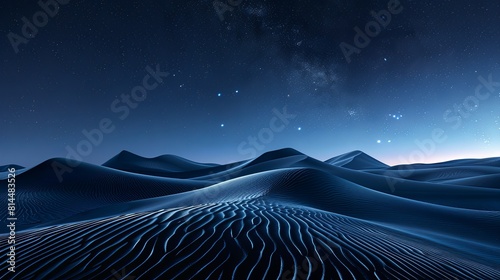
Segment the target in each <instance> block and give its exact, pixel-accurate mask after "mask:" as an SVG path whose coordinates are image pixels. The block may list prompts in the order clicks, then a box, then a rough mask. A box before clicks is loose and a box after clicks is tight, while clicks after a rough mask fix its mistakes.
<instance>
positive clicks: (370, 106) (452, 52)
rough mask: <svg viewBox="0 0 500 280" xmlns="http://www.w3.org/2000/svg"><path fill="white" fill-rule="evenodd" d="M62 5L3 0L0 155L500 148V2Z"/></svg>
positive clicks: (414, 156)
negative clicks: (283, 149)
mask: <svg viewBox="0 0 500 280" xmlns="http://www.w3.org/2000/svg"><path fill="white" fill-rule="evenodd" d="M42 1H45V0H42ZM48 3H54V2H50V1H49V2H48ZM214 3H215V6H214ZM58 5H59V7H60V8H59V10H54V5H49V6H48V8H47V10H48V12H50V13H52V16H51V15H47V12H40V11H43V9H42V7H41V6H40V5H39V4H37V1H25V0H19V1H6V2H5V1H4V2H3V3H2V4H1V8H0V13H1V14H0V23H1V24H0V33H1V34H3V37H2V38H3V39H2V40H1V43H0V63H1V66H0V94H1V100H2V101H1V102H0V114H1V116H2V118H1V120H0V131H1V132H0V133H1V134H0V135H1V140H0V165H4V164H11V163H16V164H20V165H24V166H28V167H29V166H33V165H36V164H38V163H40V162H42V161H44V160H46V159H49V158H53V157H66V156H67V155H68V151H73V152H72V154H75V153H76V154H77V156H78V157H80V158H81V160H83V161H86V162H90V163H96V164H102V163H103V162H105V161H106V160H107V159H109V158H111V157H112V156H114V155H116V154H117V153H119V152H120V151H121V150H129V151H131V152H134V153H136V154H139V155H142V156H146V157H153V156H158V155H162V154H176V155H179V156H182V157H185V158H188V159H191V160H195V161H200V162H216V163H226V162H230V161H239V160H244V159H248V158H250V157H253V156H256V155H259V154H261V153H263V152H266V151H270V150H275V149H279V148H283V147H292V148H295V149H297V150H299V151H301V152H303V153H306V154H308V155H310V156H313V157H316V158H318V159H321V160H325V159H328V158H330V157H333V156H336V155H338V154H342V153H345V152H349V151H352V150H362V151H364V152H366V153H368V154H370V155H371V156H374V157H376V158H378V159H379V160H382V161H384V162H385V163H388V164H398V163H406V162H437V161H443V160H448V159H455V158H470V157H473V158H481V157H492V156H500V149H499V148H500V111H499V108H500V96H499V94H500V47H499V46H500V28H498V26H499V24H500V16H499V14H500V3H499V2H498V1H487V0H479V1H470V0H469V1H463V0H456V1H434V0H424V1H409V0H401V1H399V4H398V1H394V0H391V1H389V0H384V1H353V0H350V1H339V0H328V1H327V0H318V1H312V2H311V1H306V0H301V1H297V0H291V1H290V0H287V1H278V0H276V1H253V0H243V1H240V0H230V1H228V2H226V1H221V2H217V1H216V2H214V1H199V0H198V1H152V0H146V1H135V0H134V1H79V0H72V1H68V0H65V1H62V0H61V1H60V4H58ZM216 8H217V9H219V11H217V10H216ZM224 9H231V10H227V11H224ZM382 10H384V11H383V12H380V11H382ZM389 10H391V11H392V12H395V13H391V12H390V11H389ZM371 11H374V12H376V13H377V14H378V16H377V15H375V16H373V15H372V13H371ZM385 11H387V12H385ZM379 12H380V13H379ZM44 15H46V16H44ZM387 15H389V17H388V16H387ZM23 17H25V18H26V20H27V21H26V20H25V21H23ZM34 17H35V19H34ZM34 21H36V23H38V25H40V26H41V27H37V26H35V25H34ZM26 22H28V23H26ZM370 22H371V23H370ZM376 22H381V23H376ZM367 24H368V27H369V28H368V32H369V33H371V34H372V35H374V36H373V37H365V36H369V35H366V34H365V33H367V31H366V30H365V27H366V26H367ZM382 25H385V27H384V26H382ZM23 26H25V27H24V33H25V35H23ZM33 27H35V28H36V29H37V32H34V30H33ZM356 27H357V28H356ZM379 27H380V30H377V28H379ZM355 28H356V29H355ZM358 31H361V32H363V33H364V34H363V35H359V32H358ZM377 33H378V34H377ZM355 36H357V37H356V38H357V39H358V40H357V43H358V44H357V45H358V46H356V42H355ZM363 39H364V40H363ZM366 39H369V40H370V41H366ZM343 42H344V44H342V43H343ZM341 44H342V46H344V48H341ZM346 46H348V47H346ZM343 49H344V52H346V54H348V55H347V56H346V55H344V53H343ZM155 72H156V73H155ZM151 73H153V74H154V75H153V74H151ZM146 88H148V89H146ZM97 129H98V130H99V132H97ZM84 130H85V132H87V133H85V132H83V131H84ZM85 134H87V136H85ZM100 134H102V137H101V135H100ZM89 135H90V138H91V139H90V140H88V139H87V138H89V137H88V136H89ZM73 157H74V156H73Z"/></svg>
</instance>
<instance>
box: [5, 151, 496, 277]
mask: <svg viewBox="0 0 500 280" xmlns="http://www.w3.org/2000/svg"><path fill="white" fill-rule="evenodd" d="M54 161H58V162H62V161H63V160H62V159H52V160H49V161H46V162H44V163H42V164H40V165H38V166H36V167H34V168H32V169H29V170H27V171H25V172H24V173H22V174H21V175H19V176H18V186H17V190H18V194H17V195H18V198H19V200H18V209H19V210H18V214H17V215H18V218H19V221H18V222H19V225H20V228H19V231H18V233H17V243H16V248H17V251H16V254H17V266H18V272H17V273H16V274H15V277H14V278H13V279H121V278H125V279H126V277H127V276H130V277H135V278H133V279H405V278H410V279H500V255H499V254H498V252H499V251H500V239H499V238H498V232H500V204H499V203H498V202H499V201H500V190H499V189H498V187H499V186H500V181H499V180H500V177H499V176H500V171H499V170H498V169H499V168H500V167H499V166H497V164H498V162H499V160H498V159H485V160H484V161H481V160H461V161H453V162H448V163H443V164H434V165H425V166H424V165H416V166H415V168H412V167H411V166H405V170H408V169H409V168H412V169H411V170H412V173H411V174H409V173H404V174H403V173H402V172H401V171H400V170H401V169H398V167H389V166H387V165H385V164H383V163H381V162H379V161H378V160H376V159H374V158H372V157H370V156H368V155H366V154H364V153H362V152H360V151H355V152H352V153H348V154H345V155H341V156H338V157H334V158H332V159H330V160H328V161H325V162H321V161H318V160H316V159H314V158H311V157H308V156H307V155H304V154H302V153H300V152H298V151H296V150H293V149H282V150H277V151H272V152H269V153H265V154H263V155H261V156H259V157H258V158H255V159H252V160H248V161H243V162H238V163H234V164H229V165H216V164H201V163H196V162H192V161H189V160H186V159H183V158H179V157H175V156H161V157H157V158H152V159H147V158H143V157H140V156H138V155H134V154H132V153H129V152H122V153H120V154H119V155H117V156H116V157H114V158H112V159H111V160H109V161H108V162H106V163H105V164H104V165H103V166H96V165H91V164H86V163H82V164H81V165H79V166H78V167H77V168H75V169H74V171H73V172H72V173H70V174H66V175H65V177H64V180H63V182H59V181H58V180H57V178H56V176H55V175H54V174H53V170H52V168H51V164H52V163H53V162H54ZM408 174H409V175H408ZM402 175H408V176H402ZM0 183H5V180H4V181H2V182H0ZM0 195H6V191H5V190H4V189H2V191H0ZM0 215H1V217H2V218H3V219H5V217H6V215H7V213H6V211H5V209H1V210H0ZM3 230H4V229H3ZM3 232H5V230H4V231H3ZM0 238H1V239H5V238H6V234H3V235H0ZM0 242H4V241H0ZM6 250H7V249H6V248H4V249H2V254H4V256H5V254H6V253H7V251H6ZM0 267H1V268H2V270H1V273H0V277H2V279H9V278H5V277H11V276H12V275H9V274H8V272H7V269H6V268H7V264H6V263H5V262H2V264H0ZM129 279H132V278H129Z"/></svg>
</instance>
